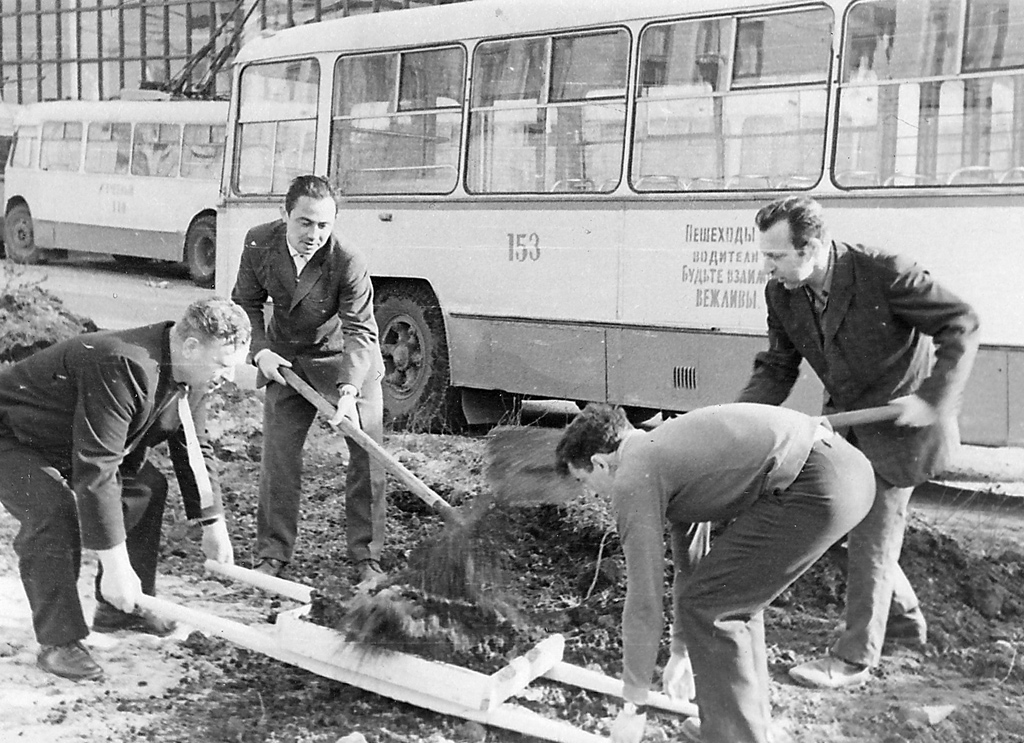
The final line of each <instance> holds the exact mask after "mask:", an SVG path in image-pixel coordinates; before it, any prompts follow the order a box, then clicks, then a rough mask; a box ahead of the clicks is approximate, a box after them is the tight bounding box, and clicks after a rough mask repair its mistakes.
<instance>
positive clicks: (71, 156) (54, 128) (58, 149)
mask: <svg viewBox="0 0 1024 743" xmlns="http://www.w3.org/2000/svg"><path fill="white" fill-rule="evenodd" d="M81 163H82V122H80V121H47V122H45V123H44V124H43V136H42V140H41V142H40V147H39V167H40V168H41V169H43V170H78V169H79V167H81Z"/></svg>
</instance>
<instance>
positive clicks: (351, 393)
mask: <svg viewBox="0 0 1024 743" xmlns="http://www.w3.org/2000/svg"><path fill="white" fill-rule="evenodd" d="M338 396H339V397H358V396H359V390H358V389H356V387H355V385H351V384H343V385H341V387H339V388H338Z"/></svg>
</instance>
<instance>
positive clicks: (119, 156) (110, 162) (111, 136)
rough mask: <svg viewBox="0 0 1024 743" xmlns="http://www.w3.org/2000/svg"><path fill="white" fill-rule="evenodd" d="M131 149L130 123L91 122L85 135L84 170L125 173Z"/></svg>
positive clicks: (87, 171)
mask: <svg viewBox="0 0 1024 743" xmlns="http://www.w3.org/2000/svg"><path fill="white" fill-rule="evenodd" d="M131 151H132V125H131V124H130V123H122V122H108V121H103V122H99V121H96V122H93V123H91V124H89V128H88V129H87V130H86V135H85V172H86V173H121V174H126V173H127V172H128V163H129V162H130V161H131Z"/></svg>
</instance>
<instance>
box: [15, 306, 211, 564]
mask: <svg viewBox="0 0 1024 743" xmlns="http://www.w3.org/2000/svg"><path fill="white" fill-rule="evenodd" d="M172 325H173V323H170V322H168V323H159V324H156V325H148V326H146V327H142V328H133V329H131V330H123V331H117V332H102V333H86V334H84V335H80V336H77V337H75V338H71V339H70V340H66V341H63V342H61V343H57V344H54V345H53V346H50V347H49V348H46V349H43V350H42V351H38V352H36V353H35V354H33V355H32V356H29V357H28V358H27V359H25V360H24V361H20V362H18V363H17V364H15V365H14V366H11V367H9V368H7V369H4V370H3V371H0V441H2V440H3V439H15V440H17V441H18V442H19V443H21V444H22V445H24V446H27V447H30V448H32V449H35V450H36V451H38V452H39V453H40V454H41V455H42V456H43V457H44V458H45V459H46V460H47V461H48V462H49V463H50V464H51V465H52V466H53V467H54V468H55V469H57V470H58V471H59V472H60V473H61V475H63V476H64V477H65V479H67V480H68V482H69V484H70V485H71V489H72V490H74V492H75V498H76V501H77V503H78V518H79V523H80V526H81V532H82V546H83V547H85V548H87V549H109V548H111V547H113V546H115V545H117V544H120V543H121V542H123V541H124V540H125V530H124V519H123V516H122V511H121V477H122V476H124V475H131V474H134V473H135V472H137V471H138V470H139V468H140V467H141V466H142V464H143V462H144V461H145V458H146V450H147V449H148V448H149V447H150V446H154V445H156V444H158V443H161V442H163V441H167V442H168V446H169V448H170V453H171V461H172V463H173V465H174V470H175V473H176V474H177V477H178V483H179V485H180V489H181V494H182V500H183V501H184V504H185V514H186V516H188V518H190V519H194V518H200V517H208V516H213V515H216V514H220V513H223V508H222V507H221V497H220V487H219V485H218V483H217V477H216V469H215V468H214V466H213V460H212V457H211V451H210V448H209V445H208V444H207V442H206V440H205V439H206V437H205V429H206V406H205V403H204V400H203V392H204V391H203V390H193V391H191V393H190V394H189V406H190V408H191V410H192V416H193V419H194V420H195V424H196V431H197V432H198V433H199V435H200V439H201V444H202V447H203V449H204V455H205V459H206V461H207V466H208V469H209V472H210V480H211V482H212V484H213V491H214V504H213V506H212V507H207V508H206V509H205V510H204V509H203V508H202V507H201V505H200V497H199V491H198V490H197V488H196V484H195V476H194V475H193V474H192V470H191V468H190V467H189V464H188V453H187V450H186V448H185V434H184V431H183V430H182V428H181V421H180V420H179V418H178V410H177V405H176V401H177V399H178V395H177V394H176V392H177V385H176V384H175V383H174V380H173V378H172V374H171V356H170V345H169V342H170V341H169V335H170V328H171V326H172Z"/></svg>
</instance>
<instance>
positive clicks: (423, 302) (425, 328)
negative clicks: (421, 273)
mask: <svg viewBox="0 0 1024 743" xmlns="http://www.w3.org/2000/svg"><path fill="white" fill-rule="evenodd" d="M375 305H376V308H375V315H376V318H377V327H378V328H379V329H380V347H381V352H382V354H383V356H384V379H383V388H384V419H385V421H386V422H387V423H388V424H389V425H390V426H391V428H393V429H396V430H409V431H432V432H449V431H460V430H462V429H463V428H464V427H465V425H466V418H465V415H464V414H463V410H462V396H461V395H460V394H459V392H458V390H456V389H453V388H452V387H451V386H450V382H451V374H450V367H449V359H448V338H447V335H446V333H445V329H444V317H443V315H442V314H441V308H440V307H439V306H438V303H437V297H435V296H434V293H433V292H432V291H431V290H430V289H429V287H427V286H425V285H423V284H418V283H413V282H402V283H395V284H385V285H384V286H383V287H382V288H381V289H380V291H379V292H378V293H377V297H376V302H375Z"/></svg>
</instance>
